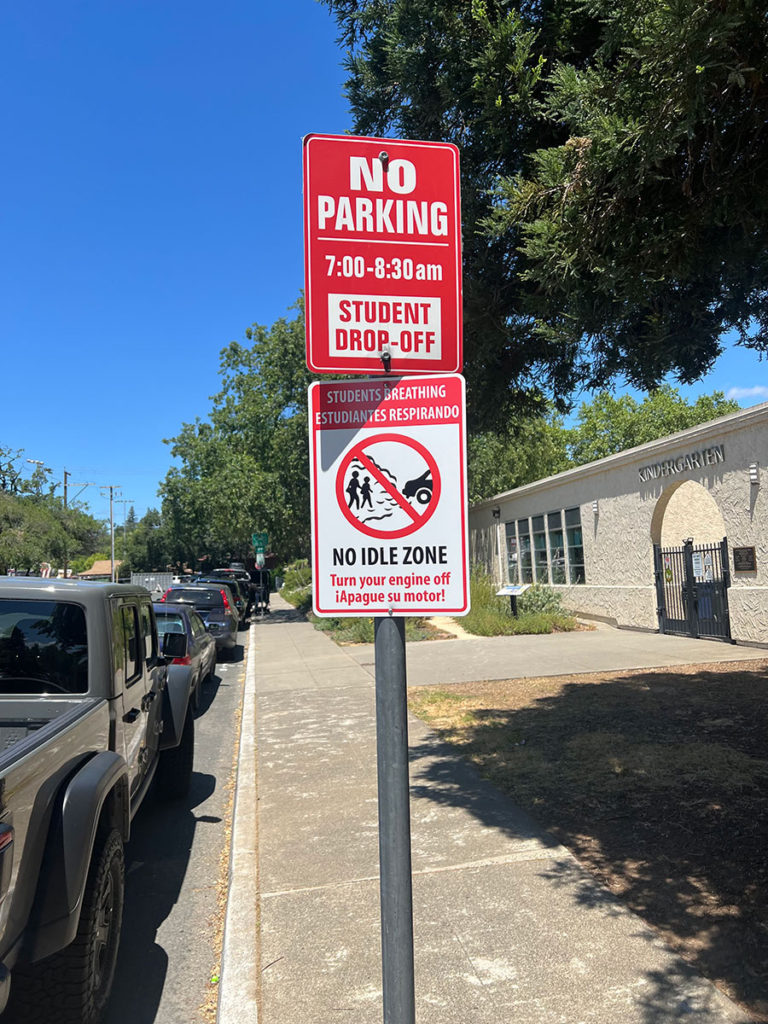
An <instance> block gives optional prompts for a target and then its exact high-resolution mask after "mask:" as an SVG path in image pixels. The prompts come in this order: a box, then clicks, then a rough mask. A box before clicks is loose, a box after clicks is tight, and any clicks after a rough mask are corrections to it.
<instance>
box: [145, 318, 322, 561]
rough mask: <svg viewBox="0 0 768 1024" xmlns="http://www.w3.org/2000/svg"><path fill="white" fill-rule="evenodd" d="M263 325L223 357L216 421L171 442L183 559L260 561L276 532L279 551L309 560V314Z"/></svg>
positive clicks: (172, 532) (173, 532)
mask: <svg viewBox="0 0 768 1024" xmlns="http://www.w3.org/2000/svg"><path fill="white" fill-rule="evenodd" d="M296 308H297V311H298V315H297V316H296V317H295V318H294V319H293V320H284V319H281V320H278V321H277V322H276V323H275V324H273V325H272V327H270V328H266V327H262V326H260V325H258V324H255V325H254V326H253V327H251V328H249V329H248V330H247V331H246V339H247V341H248V343H249V344H248V345H242V344H240V343H238V342H231V343H230V344H229V345H228V346H227V348H225V349H224V350H223V351H222V354H221V366H220V375H221V378H222V388H221V391H220V392H219V393H218V394H217V395H215V396H214V398H213V408H212V410H211V413H210V418H209V421H202V420H200V419H197V420H196V421H195V422H194V423H191V424H190V423H185V424H184V425H183V426H182V429H181V432H180V433H179V435H178V436H177V437H175V438H173V439H172V440H171V441H170V442H169V443H170V444H171V453H172V455H173V456H174V457H175V458H176V460H177V465H176V466H174V467H173V468H172V469H171V470H170V471H169V473H168V475H167V476H166V478H165V481H164V483H163V484H162V488H161V491H162V496H163V522H164V523H165V524H166V527H167V536H168V544H169V548H170V554H171V556H172V559H173V561H178V562H180V561H187V562H189V564H190V565H194V564H196V562H195V560H196V559H198V558H199V557H201V556H203V555H208V556H209V557H210V558H211V559H213V561H216V562H222V561H227V560H229V559H232V558H236V559H239V560H242V559H243V558H245V557H247V556H249V555H252V553H253V549H252V546H251V534H252V533H253V532H254V531H256V530H259V531H266V532H267V533H268V534H269V543H270V548H271V551H272V553H274V554H275V555H277V557H278V558H294V557H296V556H297V555H306V554H308V553H309V462H308V445H307V412H306V391H307V385H308V383H309V379H310V378H309V374H308V372H307V369H306V366H305V361H304V345H305V340H304V314H303V307H302V305H301V304H299V305H298V306H297V307H296Z"/></svg>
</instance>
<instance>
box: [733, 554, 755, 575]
mask: <svg viewBox="0 0 768 1024" xmlns="http://www.w3.org/2000/svg"><path fill="white" fill-rule="evenodd" d="M756 570H757V557H756V555H755V549H754V548H734V549H733V571H734V572H755V571H756Z"/></svg>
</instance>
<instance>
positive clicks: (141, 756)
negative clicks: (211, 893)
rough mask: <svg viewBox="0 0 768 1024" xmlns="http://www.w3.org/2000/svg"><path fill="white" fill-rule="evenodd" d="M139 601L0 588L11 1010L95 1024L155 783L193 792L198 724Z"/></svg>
mask: <svg viewBox="0 0 768 1024" xmlns="http://www.w3.org/2000/svg"><path fill="white" fill-rule="evenodd" d="M185 654H186V638H185V637H184V636H182V635H172V634H170V633H169V634H166V636H165V638H164V643H163V644H162V645H160V643H159V641H158V634H157V627H156V623H155V616H154V612H153V610H152V604H151V602H150V598H149V594H148V593H147V591H146V590H145V589H144V588H143V587H133V586H130V585H128V586H125V585H120V584H115V583H80V582H75V581H73V580H53V579H28V578H24V579H0V905H1V906H2V913H1V914H0V1011H2V1010H4V1009H5V1007H6V1003H7V1004H8V1011H9V1014H10V1017H11V1019H12V1020H14V1021H16V1020H19V1021H30V1022H31V1021H57V1022H58V1024H97V1021H98V1020H99V1019H100V1018H101V1015H102V1013H103V1010H104V1007H105V1006H106V1003H107V1000H108V998H109V992H110V988H111V985H112V979H113V976H114V971H115V963H116V960H117V951H118V946H119V942H120V922H121V919H122V914H123V902H124V898H125V867H124V857H123V844H124V843H125V842H126V841H127V839H128V837H129V834H130V831H131V821H132V819H133V816H134V815H135V814H136V812H137V810H138V808H139V806H140V804H141V802H142V800H143V798H144V796H145V794H146V793H147V791H148V789H149V786H150V784H151V783H152V780H153V778H154V780H155V785H156V787H157V790H158V793H159V794H160V795H161V796H164V797H168V798H170V799H182V798H183V797H184V796H185V795H186V793H187V792H188V789H189V783H190V778H191V775H192V762H193V756H194V749H195V722H194V717H193V715H192V711H191V709H190V707H189V692H188V689H187V686H186V680H185V679H183V678H181V677H177V678H175V679H171V678H170V677H169V676H168V662H169V661H171V660H172V659H173V658H177V657H184V655H185Z"/></svg>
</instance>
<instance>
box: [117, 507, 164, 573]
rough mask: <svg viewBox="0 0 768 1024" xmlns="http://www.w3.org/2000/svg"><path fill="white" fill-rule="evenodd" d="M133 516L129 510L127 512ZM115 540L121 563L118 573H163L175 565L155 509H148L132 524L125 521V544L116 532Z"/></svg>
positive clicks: (158, 514)
mask: <svg viewBox="0 0 768 1024" xmlns="http://www.w3.org/2000/svg"><path fill="white" fill-rule="evenodd" d="M131 511H132V512H133V509H131ZM116 539H117V540H119V541H120V542H121V543H120V544H119V546H118V551H119V557H120V558H121V560H122V563H123V564H122V565H121V566H120V571H121V573H123V574H125V573H130V572H165V571H167V569H168V567H169V566H170V565H173V564H175V563H174V560H173V557H172V544H171V540H170V538H169V535H168V527H167V525H166V523H165V522H164V521H163V518H162V516H161V514H160V512H158V511H157V509H154V508H151V509H148V510H147V512H146V513H145V515H144V516H143V517H142V518H141V519H140V520H138V521H136V517H135V514H134V516H133V520H132V521H131V520H130V518H129V519H128V520H127V521H126V538H125V544H124V545H123V543H122V534H121V533H120V532H118V534H117V537H116Z"/></svg>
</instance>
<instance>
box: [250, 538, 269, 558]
mask: <svg viewBox="0 0 768 1024" xmlns="http://www.w3.org/2000/svg"><path fill="white" fill-rule="evenodd" d="M268 540H269V537H268V535H267V534H266V533H253V534H251V541H252V542H253V548H254V551H255V552H256V554H257V555H265V554H266V553H267V542H268Z"/></svg>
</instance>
